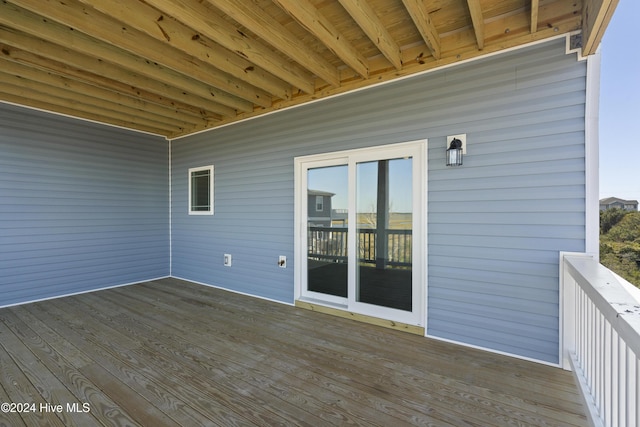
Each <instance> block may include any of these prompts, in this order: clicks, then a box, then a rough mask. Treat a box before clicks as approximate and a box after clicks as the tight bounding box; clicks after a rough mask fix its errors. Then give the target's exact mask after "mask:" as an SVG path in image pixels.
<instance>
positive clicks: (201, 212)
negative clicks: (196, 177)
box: [187, 165, 214, 215]
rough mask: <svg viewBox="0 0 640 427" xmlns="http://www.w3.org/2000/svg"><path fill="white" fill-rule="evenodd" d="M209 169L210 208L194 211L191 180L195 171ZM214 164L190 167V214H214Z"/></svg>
mask: <svg viewBox="0 0 640 427" xmlns="http://www.w3.org/2000/svg"><path fill="white" fill-rule="evenodd" d="M205 170H206V171H209V209H208V210H206V211H194V210H192V206H193V204H192V192H191V182H192V175H193V173H194V172H201V171H205ZM213 170H214V168H213V165H209V166H202V167H197V168H190V169H189V174H188V179H187V180H188V182H189V205H188V212H189V215H213V193H214V192H213V183H214V179H213Z"/></svg>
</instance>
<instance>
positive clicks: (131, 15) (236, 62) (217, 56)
mask: <svg viewBox="0 0 640 427" xmlns="http://www.w3.org/2000/svg"><path fill="white" fill-rule="evenodd" d="M80 1H81V2H82V3H85V4H87V5H89V6H92V7H93V8H94V9H96V10H99V11H100V12H102V13H104V14H106V15H109V16H111V17H112V18H115V19H117V20H119V21H121V22H123V23H125V24H126V25H129V26H132V27H134V28H135V29H137V30H138V31H141V32H143V33H145V34H147V35H148V36H150V37H153V38H154V39H156V40H158V41H160V42H162V43H166V44H169V45H171V46H173V47H174V48H176V49H178V50H181V51H182V52H185V53H187V54H188V55H191V56H194V57H196V58H197V59H199V60H200V61H202V62H204V63H207V64H209V65H211V66H213V67H215V68H216V69H218V70H221V71H223V72H225V73H227V75H226V76H222V77H221V78H223V79H226V80H225V81H224V82H223V85H221V86H220V88H221V89H225V90H227V91H228V92H230V93H233V92H232V90H234V89H232V88H236V89H235V90H236V91H237V93H234V94H235V95H238V96H241V95H242V97H243V98H244V99H247V100H249V101H251V102H254V101H259V100H260V98H264V99H265V101H264V102H263V103H260V102H256V103H257V104H259V105H262V106H269V105H270V102H269V98H270V96H269V94H271V95H274V96H276V97H278V98H281V99H289V98H290V97H291V86H290V85H289V84H287V83H285V82H284V81H282V80H280V79H279V78H276V77H275V76H273V75H271V74H268V73H266V72H264V70H261V69H259V68H257V67H254V66H252V65H253V64H251V63H250V62H249V61H247V60H245V59H243V58H241V57H239V56H238V55H236V54H234V53H233V52H230V51H229V50H228V49H225V48H223V47H222V46H219V45H217V44H216V43H214V42H212V41H211V40H207V41H203V42H204V43H203V42H201V41H200V36H198V35H197V33H196V32H195V31H194V30H192V29H191V28H189V27H187V26H186V25H184V24H182V23H180V22H178V21H176V20H175V19H174V18H172V17H170V16H164V15H163V14H162V12H159V11H158V10H157V9H155V8H153V7H151V6H149V5H147V4H145V3H141V2H138V1H131V0H109V1H104V0H80ZM207 42H208V43H207ZM205 43H206V44H205ZM247 83H248V84H250V85H252V86H247ZM255 88H260V89H262V92H261V91H258V90H256V89H255ZM240 89H242V90H243V91H245V92H246V93H241V92H240ZM253 93H255V95H256V96H259V97H258V98H257V99H255V100H254V99H253V98H252V94H253Z"/></svg>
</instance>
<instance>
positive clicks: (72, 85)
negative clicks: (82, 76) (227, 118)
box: [0, 56, 208, 126]
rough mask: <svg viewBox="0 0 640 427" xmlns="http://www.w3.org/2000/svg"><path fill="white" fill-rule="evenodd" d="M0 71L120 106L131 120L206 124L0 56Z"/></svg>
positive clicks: (204, 120)
mask: <svg viewBox="0 0 640 427" xmlns="http://www.w3.org/2000/svg"><path fill="white" fill-rule="evenodd" d="M0 70H2V71H3V72H5V73H8V74H12V75H15V76H20V77H23V78H25V79H28V80H32V81H35V82H39V83H42V84H46V85H49V86H53V87H59V88H64V89H65V90H68V91H70V92H73V93H77V94H81V95H88V96H91V97H94V98H95V99H97V100H102V101H107V102H109V103H111V104H119V105H123V106H124V107H125V108H127V109H130V110H131V111H137V113H136V114H135V116H136V117H137V116H145V115H146V114H147V113H148V114H150V115H153V116H158V117H162V119H163V120H166V121H167V123H172V124H174V125H176V126H178V125H180V123H181V122H186V123H190V124H192V125H194V126H195V125H202V124H207V122H208V120H206V119H204V118H202V117H196V116H193V115H191V114H186V113H182V112H180V111H178V110H177V109H175V108H166V107H163V106H160V105H157V104H154V103H151V102H147V101H145V100H143V99H140V98H135V97H132V96H128V95H124V94H121V93H119V92H116V91H111V90H108V89H103V88H100V87H97V86H93V85H90V84H88V83H84V82H81V81H78V80H74V79H70V78H67V77H64V76H61V75H58V74H55V73H52V72H49V71H45V70H41V69H38V68H33V67H29V66H26V65H23V64H21V63H19V62H13V61H10V60H7V59H5V57H2V56H0Z"/></svg>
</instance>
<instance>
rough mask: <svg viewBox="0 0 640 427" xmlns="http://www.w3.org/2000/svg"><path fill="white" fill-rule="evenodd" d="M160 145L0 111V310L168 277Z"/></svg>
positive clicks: (109, 130)
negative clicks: (12, 305) (30, 302)
mask: <svg viewBox="0 0 640 427" xmlns="http://www.w3.org/2000/svg"><path fill="white" fill-rule="evenodd" d="M167 145H168V142H167V141H165V140H164V139H163V138H160V137H154V136H150V135H145V134H141V133H134V132H129V131H125V130H120V129H117V128H113V127H107V126H102V125H97V124H93V123H89V122H85V121H80V120H75V119H69V118H65V117H61V116H56V115H52V114H46V113H41V112H37V111H34V110H29V109H25V108H19V107H15V106H11V105H7V104H0V306H4V305H10V304H15V303H19V302H25V301H33V300H38V299H42V298H49V297H54V296H59V295H65V294H70V293H76V292H83V291H87V290H92V289H98V288H102V287H108V286H114V285H120V284H125V283H131V282H137V281H143V280H147V279H151V278H155V277H161V276H167V275H168V274H169V183H168V178H167V177H168V147H167Z"/></svg>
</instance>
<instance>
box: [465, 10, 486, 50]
mask: <svg viewBox="0 0 640 427" xmlns="http://www.w3.org/2000/svg"><path fill="white" fill-rule="evenodd" d="M467 4H468V5H469V13H470V14H471V22H472V23H473V31H474V32H475V34H476V43H477V44H478V49H480V50H482V49H484V17H483V16H482V6H481V5H480V0H467Z"/></svg>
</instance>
